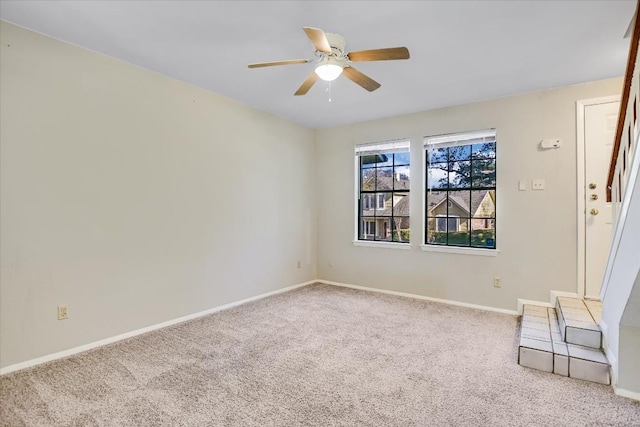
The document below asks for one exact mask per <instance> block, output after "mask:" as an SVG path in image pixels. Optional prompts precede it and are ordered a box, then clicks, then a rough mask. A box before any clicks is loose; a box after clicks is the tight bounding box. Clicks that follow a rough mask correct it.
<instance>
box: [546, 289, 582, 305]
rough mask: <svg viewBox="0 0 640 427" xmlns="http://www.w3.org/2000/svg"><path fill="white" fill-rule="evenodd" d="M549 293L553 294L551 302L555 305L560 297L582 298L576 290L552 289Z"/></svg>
mask: <svg viewBox="0 0 640 427" xmlns="http://www.w3.org/2000/svg"><path fill="white" fill-rule="evenodd" d="M549 295H550V296H551V304H552V305H553V307H555V306H556V300H557V299H558V297H567V298H580V297H579V296H578V294H577V293H576V292H564V291H550V292H549ZM580 299H582V298H580Z"/></svg>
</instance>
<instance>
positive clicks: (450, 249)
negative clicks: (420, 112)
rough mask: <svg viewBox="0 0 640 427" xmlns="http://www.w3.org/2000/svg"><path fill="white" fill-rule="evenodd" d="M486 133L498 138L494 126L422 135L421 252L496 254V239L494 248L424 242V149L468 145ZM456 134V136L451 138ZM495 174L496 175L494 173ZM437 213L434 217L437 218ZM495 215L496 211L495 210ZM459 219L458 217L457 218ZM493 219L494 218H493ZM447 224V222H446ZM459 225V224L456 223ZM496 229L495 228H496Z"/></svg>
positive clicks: (425, 223)
mask: <svg viewBox="0 0 640 427" xmlns="http://www.w3.org/2000/svg"><path fill="white" fill-rule="evenodd" d="M488 133H492V135H493V136H494V137H495V138H496V140H497V138H498V133H497V131H496V129H495V128H492V129H486V130H483V131H474V132H456V133H451V134H444V135H436V136H425V137H423V151H422V175H423V178H424V179H423V188H422V203H423V206H422V224H423V233H422V238H421V244H420V249H421V250H422V251H423V252H445V253H453V254H462V255H480V256H491V257H493V256H498V254H499V253H500V250H499V248H498V241H497V240H496V246H495V248H482V247H464V246H446V245H434V244H429V243H427V242H426V232H427V220H428V217H427V191H428V183H427V179H426V176H427V174H428V170H429V169H428V167H429V166H428V163H427V156H426V150H427V149H428V148H429V147H433V145H438V146H439V147H449V146H456V145H469V144H473V140H474V139H475V138H483V137H485V136H487V134H488ZM453 136H456V137H458V138H452V137H453ZM461 140H465V141H470V142H468V143H465V144H462V143H460V141H461ZM496 176H497V175H496ZM497 187H498V183H497V181H496V187H495V190H496V193H497ZM496 209H497V207H496ZM439 216H440V215H438V216H437V217H436V218H438V217H439ZM496 216H497V212H496ZM450 218H451V216H450ZM458 220H459V218H458ZM494 221H495V218H494ZM494 225H497V221H495V222H494ZM447 226H448V224H447ZM458 227H459V225H458ZM437 228H438V223H437V219H436V229H437ZM496 231H497V230H496Z"/></svg>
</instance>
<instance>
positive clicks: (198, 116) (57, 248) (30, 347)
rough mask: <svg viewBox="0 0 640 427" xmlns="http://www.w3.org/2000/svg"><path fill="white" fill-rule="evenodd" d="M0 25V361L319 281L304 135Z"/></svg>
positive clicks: (310, 165)
mask: <svg viewBox="0 0 640 427" xmlns="http://www.w3.org/2000/svg"><path fill="white" fill-rule="evenodd" d="M0 28H1V34H0V38H1V39H2V43H1V45H2V46H1V51H0V54H1V57H0V67H1V68H0V77H1V80H0V88H1V93H2V97H1V105H0V114H1V115H0V123H1V134H0V141H1V153H0V155H1V168H0V170H1V196H2V200H1V212H0V220H1V222H0V227H1V228H0V233H1V235H2V239H1V248H0V249H1V254H2V257H1V259H2V264H1V270H0V271H1V276H0V279H1V281H0V283H1V285H0V366H2V367H6V366H9V365H12V364H15V363H18V362H23V361H26V360H29V359H32V358H36V357H39V356H43V355H46V354H50V353H54V352H57V351H62V350H65V349H69V348H73V347H75V346H79V345H83V344H87V343H91V342H94V341H96V340H100V339H103V338H108V337H111V336H115V335H118V334H121V333H124V332H129V331H132V330H135V329H138V328H141V327H145V326H148V325H153V324H156V323H159V322H163V321H167V320H171V319H174V318H177V317H180V316H183V315H187V314H191V313H196V312H198V311H202V310H205V309H209V308H212V307H215V306H219V305H222V304H226V303H229V302H233V301H238V300H240V299H243V298H247V297H251V296H255V295H258V294H261V293H265V292H268V291H272V290H275V289H278V288H282V287H285V286H289V285H293V284H296V283H301V282H305V281H308V280H311V279H313V278H315V277H316V275H317V273H316V270H315V260H316V255H315V248H316V241H315V237H314V236H315V229H316V226H315V217H314V215H315V213H314V200H315V195H314V189H315V185H314V179H315V178H314V177H315V166H314V158H313V157H314V131H312V130H310V129H307V128H304V127H302V126H298V125H294V124H292V123H289V122H287V121H285V120H282V119H279V118H276V117H274V116H271V115H268V114H265V113H262V112H259V111H256V110H254V109H252V108H249V107H246V106H244V105H241V104H240V103H238V102H235V101H232V100H230V99H226V98H224V97H221V96H218V95H215V94H212V93H209V92H206V91H204V90H201V89H197V88H195V87H192V86H189V85H187V84H184V83H181V82H178V81H175V80H172V79H169V78H166V77H163V76H160V75H158V74H154V73H151V72H149V71H146V70H144V69H141V68H138V67H135V66H132V65H129V64H126V63H123V62H121V61H118V60H114V59H111V58H108V57H105V56H101V55H98V54H96V53H93V52H90V51H87V50H84V49H81V48H78V47H74V46H71V45H68V44H64V43H62V42H59V41H56V40H54V39H51V38H47V37H44V36H42V35H38V34H36V33H33V32H29V31H26V30H24V29H21V28H18V27H15V26H13V25H9V24H6V23H2V24H0ZM298 260H300V261H301V268H300V269H298V268H297V265H296V264H297V261H298ZM59 304H68V306H69V313H70V318H69V319H68V320H65V321H58V320H57V318H56V307H57V306H58V305H59Z"/></svg>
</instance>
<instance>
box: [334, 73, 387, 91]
mask: <svg viewBox="0 0 640 427" xmlns="http://www.w3.org/2000/svg"><path fill="white" fill-rule="evenodd" d="M342 74H343V75H344V76H345V77H346V78H348V79H349V80H351V81H352V82H354V83H356V84H358V85H360V86H362V87H363V88H365V89H366V90H368V91H369V92H373V91H374V90H376V89H378V88H379V87H380V83H378V82H377V81H375V80H373V79H372V78H371V77H369V76H367V75H365V74H362V73H361V72H360V71H358V70H356V69H355V68H353V67H344V70H342Z"/></svg>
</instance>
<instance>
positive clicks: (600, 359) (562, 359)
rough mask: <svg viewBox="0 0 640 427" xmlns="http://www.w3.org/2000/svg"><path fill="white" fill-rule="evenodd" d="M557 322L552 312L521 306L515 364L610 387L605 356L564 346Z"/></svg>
mask: <svg viewBox="0 0 640 427" xmlns="http://www.w3.org/2000/svg"><path fill="white" fill-rule="evenodd" d="M557 318H558V316H557V314H556V310H555V309H553V308H547V307H541V306H535V305H525V306H524V311H523V314H522V330H521V334H520V346H519V349H518V363H519V364H520V365H522V366H526V367H528V368H533V369H538V370H541V371H546V372H553V373H555V374H558V375H563V376H565V377H571V378H577V379H581V380H586V381H593V382H597V383H601V384H609V383H610V378H609V364H608V362H607V358H606V356H605V355H604V353H603V352H602V351H601V350H599V349H593V348H589V347H583V346H579V345H574V344H567V343H566V342H564V341H563V340H562V335H561V334H560V327H559V325H558V322H557Z"/></svg>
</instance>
